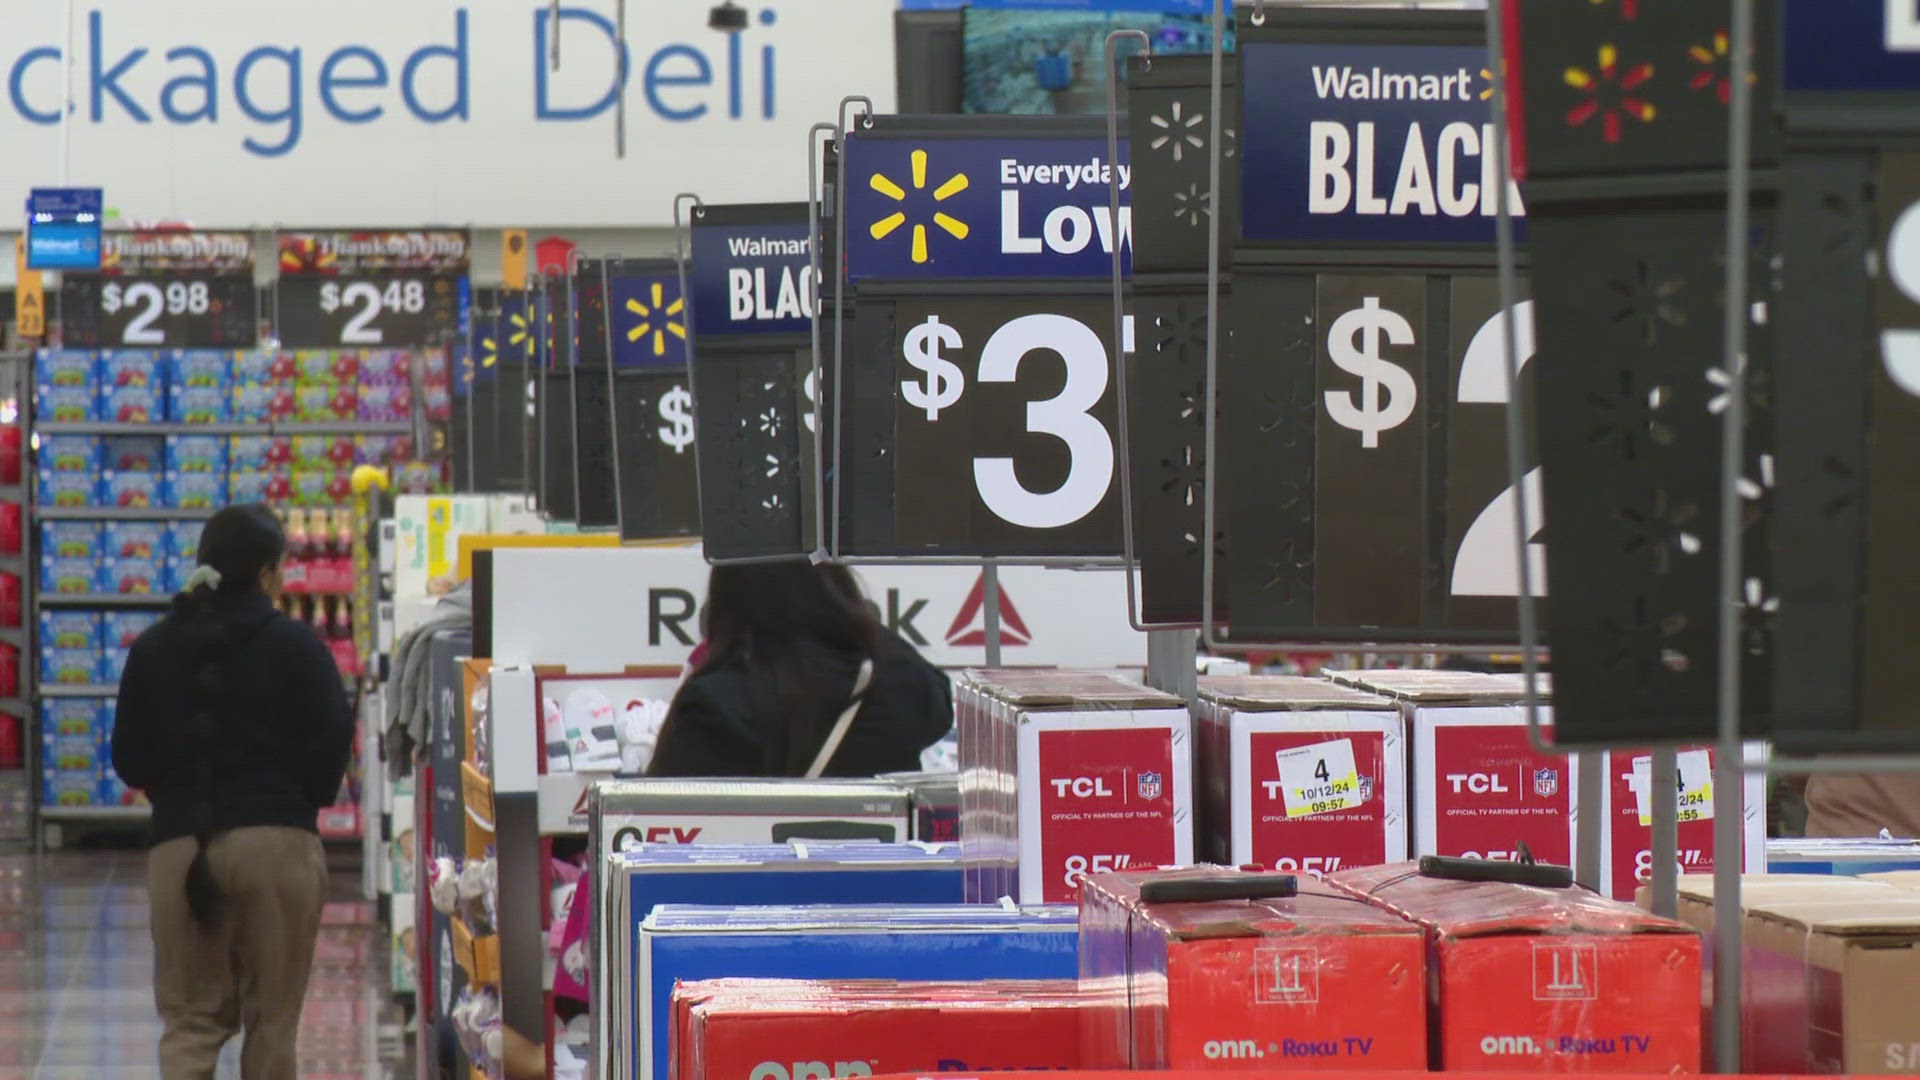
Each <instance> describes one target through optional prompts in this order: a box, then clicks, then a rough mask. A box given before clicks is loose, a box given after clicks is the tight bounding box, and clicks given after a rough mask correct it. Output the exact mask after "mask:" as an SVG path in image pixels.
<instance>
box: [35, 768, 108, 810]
mask: <svg viewBox="0 0 1920 1080" xmlns="http://www.w3.org/2000/svg"><path fill="white" fill-rule="evenodd" d="M99 802H100V769H99V768H98V767H97V766H95V767H90V768H85V769H54V768H43V769H41V770H40V805H42V806H98V805H99Z"/></svg>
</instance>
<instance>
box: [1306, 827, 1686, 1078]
mask: <svg viewBox="0 0 1920 1080" xmlns="http://www.w3.org/2000/svg"><path fill="white" fill-rule="evenodd" d="M1453 861H1454V862H1456V863H1460V864H1468V863H1471V866H1470V869H1471V872H1472V873H1474V874H1476V875H1481V876H1493V877H1503V876H1506V875H1516V876H1517V875H1519V874H1521V873H1526V872H1532V871H1537V870H1545V869H1548V868H1543V867H1532V866H1519V865H1507V864H1501V863H1489V862H1485V861H1470V860H1453ZM1431 872H1441V873H1445V872H1447V871H1445V870H1444V869H1442V868H1433V871H1431ZM1562 872H1563V873H1564V869H1563V868H1562ZM1429 873H1430V871H1429V870H1428V868H1427V861H1426V860H1422V862H1421V863H1420V864H1409V863H1402V864H1398V865H1393V866H1376V867H1368V868H1366V869H1357V870H1343V871H1341V872H1340V873H1337V874H1330V875H1328V877H1327V883H1328V884H1329V885H1332V886H1333V887H1335V888H1338V889H1343V890H1345V891H1346V892H1348V893H1349V894H1351V895H1353V896H1355V897H1357V898H1360V899H1363V900H1365V901H1367V902H1368V903H1371V904H1374V905H1376V906H1378V907H1381V908H1383V909H1385V910H1387V911H1390V912H1392V913H1394V914H1396V915H1399V916H1400V917H1401V918H1404V919H1409V920H1412V921H1413V922H1416V923H1419V924H1420V926H1421V927H1422V928H1424V929H1425V931H1426V934H1427V949H1428V952H1427V957H1428V959H1427V964H1428V978H1427V985H1428V987H1429V999H1428V1003H1427V1004H1428V1009H1429V1013H1428V1016H1429V1021H1428V1022H1429V1024H1430V1025H1431V1026H1432V1028H1433V1029H1434V1031H1435V1037H1434V1039H1433V1040H1432V1046H1433V1048H1434V1050H1433V1060H1432V1062H1431V1065H1432V1067H1433V1068H1434V1069H1439V1070H1445V1071H1448V1072H1532V1073H1538V1072H1610V1073H1648V1074H1664V1073H1679V1072H1697V1071H1699V1070H1700V1067H1701V1036H1700V937H1699V935H1698V934H1696V933H1694V932H1693V930H1692V929H1690V928H1689V927H1687V926H1685V925H1684V924H1681V923H1678V922H1675V921H1673V920H1671V919H1662V918H1657V917H1655V916H1653V915H1650V914H1648V913H1646V912H1644V911H1641V910H1640V909H1639V908H1636V907H1634V906H1633V905H1631V904H1623V903H1621V902H1619V901H1617V900H1609V899H1607V898H1606V897H1603V896H1600V895H1599V894H1597V893H1593V892H1589V891H1587V890H1585V889H1582V888H1580V887H1578V886H1575V885H1571V884H1564V885H1562V886H1561V887H1555V888H1549V887H1542V886H1539V885H1525V884H1517V883H1515V881H1514V880H1513V879H1512V878H1509V879H1507V880H1459V879H1456V878H1453V877H1442V876H1429ZM1563 880H1564V881H1566V882H1570V881H1571V876H1570V875H1569V876H1567V877H1565V878H1563Z"/></svg>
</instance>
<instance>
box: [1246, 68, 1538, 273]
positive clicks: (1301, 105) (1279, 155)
mask: <svg viewBox="0 0 1920 1080" xmlns="http://www.w3.org/2000/svg"><path fill="white" fill-rule="evenodd" d="M1240 56H1241V60H1240V78H1241V85H1242V87H1243V88H1244V91H1243V100H1244V101H1245V105H1244V109H1243V116H1244V120H1245V122H1244V125H1243V127H1244V131H1243V132H1242V136H1241V148H1242V149H1241V169H1242V172H1241V200H1242V206H1241V212H1240V213H1241V233H1242V235H1243V236H1244V237H1245V238H1246V239H1247V240H1251V241H1265V242H1279V243H1291V242H1305V243H1394V244H1420V245H1432V244H1491V243H1493V240H1494V212H1495V206H1494V199H1495V197H1496V194H1497V188H1496V186H1495V180H1494V174H1495V169H1496V167H1497V164H1498V162H1497V156H1496V155H1495V154H1493V153H1490V152H1489V150H1490V148H1491V147H1492V145H1493V119H1492V117H1491V115H1490V114H1489V112H1488V109H1489V99H1490V98H1491V96H1492V93H1493V83H1492V76H1491V73H1490V72H1488V71H1487V70H1486V65H1487V53H1486V50H1485V49H1483V48H1479V47H1477V46H1465V45H1334V44H1282V43H1275V42H1242V43H1241V45H1240ZM1508 199H1509V203H1508V205H1509V206H1512V207H1514V208H1515V210H1516V212H1519V211H1520V205H1521V204H1520V193H1519V189H1518V187H1517V186H1512V185H1510V186H1509V187H1508Z"/></svg>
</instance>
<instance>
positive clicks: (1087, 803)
mask: <svg viewBox="0 0 1920 1080" xmlns="http://www.w3.org/2000/svg"><path fill="white" fill-rule="evenodd" d="M954 704H955V711H956V713H957V714H958V722H959V729H960V807H961V808H960V817H961V827H960V842H961V853H962V857H963V858H964V859H965V861H966V863H967V898H968V899H969V900H972V901H977V902H978V901H986V902H990V901H993V900H997V899H999V898H1000V897H1011V898H1013V899H1016V900H1018V901H1019V902H1021V903H1025V904H1035V903H1067V902H1071V901H1072V900H1073V898H1074V895H1075V893H1076V890H1077V889H1078V886H1079V883H1080V880H1081V879H1082V878H1083V877H1085V876H1086V875H1088V874H1094V873H1101V872H1105V871H1111V870H1122V869H1126V868H1128V867H1140V866H1176V865H1183V864H1185V863H1189V862H1192V861H1193V793H1192V790H1191V788H1192V757H1191V755H1192V738H1191V731H1192V718H1191V717H1190V716H1189V715H1188V713H1187V705H1186V702H1184V701H1182V700H1181V699H1179V698H1177V697H1174V696H1172V695H1170V694H1163V693H1161V692H1159V691H1157V690H1149V689H1147V688H1146V687H1144V686H1140V685H1139V684H1137V683H1133V682H1129V681H1127V680H1126V679H1122V678H1120V677H1119V676H1116V675H1112V674H1108V673H1105V672H1088V671H1038V670H1036V671H1028V670H1016V669H1000V670H992V671H969V672H967V673H966V674H965V675H963V676H962V677H961V678H960V679H959V680H958V681H957V682H956V684H955V693H954Z"/></svg>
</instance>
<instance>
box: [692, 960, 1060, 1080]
mask: <svg viewBox="0 0 1920 1080" xmlns="http://www.w3.org/2000/svg"><path fill="white" fill-rule="evenodd" d="M1081 1000H1082V998H1081V995H1080V992H1079V985H1078V984H1077V983H1076V982H1073V981H1072V980H1042V979H1033V980H995V981H989V982H977V983H946V982H939V983H936V982H893V981H885V982H881V981H875V982H802V981H798V980H790V979H721V980H717V981H714V982H701V983H692V984H683V985H682V986H681V987H680V988H678V989H676V990H675V991H674V1027H673V1037H674V1039H675V1043H674V1049H673V1069H672V1077H671V1080H698V1078H704V1080H819V1078H822V1077H831V1076H837V1075H843V1074H844V1073H845V1072H847V1071H849V1070H847V1069H845V1068H843V1066H844V1065H846V1064H851V1063H858V1064H859V1065H860V1066H864V1067H865V1068H868V1069H871V1070H873V1073H874V1074H875V1075H887V1074H900V1073H914V1074H920V1075H928V1074H936V1073H968V1074H978V1073H981V1072H986V1071H995V1072H1000V1071H1008V1072H1012V1071H1018V1072H1038V1071H1055V1070H1067V1069H1078V1068H1081V1067H1082V1064H1081V1054H1080V1002H1081ZM774 1048H777V1050H778V1054H777V1058H776V1059H775V1060H766V1059H767V1058H769V1057H770V1056H773V1052H774Z"/></svg>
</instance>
